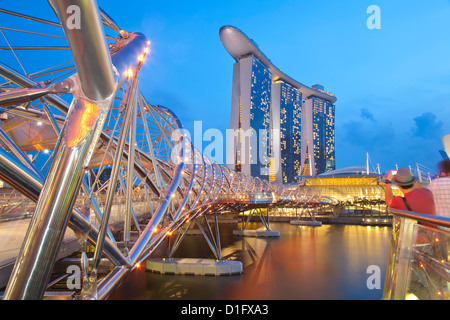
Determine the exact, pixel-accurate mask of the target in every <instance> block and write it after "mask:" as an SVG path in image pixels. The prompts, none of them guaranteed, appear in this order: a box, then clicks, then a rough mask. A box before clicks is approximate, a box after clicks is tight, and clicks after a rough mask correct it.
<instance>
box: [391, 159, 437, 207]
mask: <svg viewBox="0 0 450 320" xmlns="http://www.w3.org/2000/svg"><path fill="white" fill-rule="evenodd" d="M391 183H395V184H396V185H397V186H398V188H399V189H400V191H401V192H402V193H403V195H404V196H403V197H400V196H397V197H394V194H393V192H392V186H391ZM416 183H417V181H416V178H415V177H414V176H413V175H412V174H411V172H410V171H409V170H408V169H406V168H400V169H399V170H398V172H397V173H396V174H395V175H393V171H390V172H389V174H388V175H387V177H386V189H385V199H386V204H387V205H388V206H389V207H391V208H395V209H399V210H405V211H413V212H417V213H425V214H432V215H435V214H436V208H435V204H434V198H433V193H432V192H431V191H430V190H428V189H425V188H421V187H420V186H418V185H417V184H416Z"/></svg>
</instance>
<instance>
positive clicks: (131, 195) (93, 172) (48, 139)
mask: <svg viewBox="0 0 450 320" xmlns="http://www.w3.org/2000/svg"><path fill="white" fill-rule="evenodd" d="M48 2H49V4H50V6H51V8H52V9H53V10H54V12H55V13H56V16H57V17H58V20H59V22H52V21H49V20H44V19H39V18H35V17H31V16H27V15H23V14H19V13H16V12H12V11H7V10H0V12H1V13H2V14H8V15H9V16H13V17H14V18H17V19H19V20H26V21H31V22H34V23H38V24H42V25H44V26H46V27H52V28H56V29H57V30H58V31H59V33H61V31H60V30H61V29H62V30H63V31H64V35H60V36H57V35H52V34H43V33H42V34H38V33H37V32H34V33H33V32H31V31H25V30H19V29H13V28H8V27H6V26H5V27H3V26H1V27H0V31H1V33H2V35H3V36H4V39H5V40H6V43H7V46H6V47H1V48H0V49H1V50H8V51H9V52H10V53H12V54H13V55H14V57H15V58H17V53H18V52H19V50H21V51H23V50H26V51H27V52H28V51H29V52H34V53H36V52H42V50H46V51H51V52H56V53H57V55H59V54H60V53H61V52H68V50H70V54H71V57H70V58H71V59H73V60H71V59H70V58H69V61H68V62H67V61H66V62H62V63H59V62H58V63H56V64H54V65H53V66H52V67H50V68H45V69H43V70H40V71H38V72H35V73H29V72H27V71H28V70H27V69H26V68H25V66H24V65H23V64H22V63H21V60H19V59H18V58H17V59H16V60H17V61H16V62H18V64H19V65H20V68H19V69H15V68H13V67H11V66H10V65H7V64H3V63H0V81H1V82H0V108H1V112H2V117H3V118H2V119H3V120H2V125H1V127H0V140H1V148H0V179H1V180H3V181H5V182H7V183H8V184H9V185H10V186H12V187H14V189H15V191H17V192H18V193H20V194H21V195H23V197H22V198H20V195H19V196H18V197H19V199H22V200H18V201H17V203H21V201H24V200H23V199H27V200H28V201H31V202H32V203H35V208H34V214H33V218H32V220H31V223H30V225H29V228H28V232H27V236H26V238H25V240H24V242H23V245H22V248H21V250H20V253H19V256H18V258H17V262H16V264H15V267H14V270H13V273H12V275H11V277H10V281H9V283H8V287H7V289H6V292H5V294H4V297H3V298H4V299H42V298H43V297H44V294H45V292H46V289H47V287H48V283H49V280H50V274H51V272H52V269H53V265H54V264H55V260H56V255H57V252H58V249H59V247H60V245H61V242H62V241H63V236H64V232H65V230H66V228H67V227H69V228H70V229H72V230H73V231H74V232H75V233H76V234H77V236H78V237H79V242H80V245H81V251H83V250H84V251H85V249H86V246H87V245H88V244H94V245H95V252H94V257H93V259H91V260H88V259H87V256H86V253H83V255H82V258H81V265H82V270H83V277H84V285H83V290H82V293H81V295H82V298H84V299H105V298H107V297H108V295H109V294H110V293H111V292H112V290H114V288H115V287H116V286H117V285H118V284H119V283H120V282H121V281H122V280H123V279H124V277H125V276H126V275H127V274H128V273H129V272H130V271H132V270H133V269H134V268H135V267H136V266H137V265H138V264H140V263H142V262H143V261H145V260H146V259H147V258H148V257H149V256H150V255H151V254H152V252H153V251H154V250H155V248H156V247H157V246H158V245H159V244H160V243H161V242H162V241H163V240H164V239H165V238H166V237H167V235H169V234H171V233H172V232H174V231H176V230H179V229H180V228H181V227H182V226H183V225H185V224H186V223H187V222H190V221H194V220H195V219H199V218H201V217H204V216H206V215H217V214H219V213H221V212H225V211H229V210H233V211H236V212H243V211H245V210H258V209H259V208H266V207H270V206H290V207H305V206H308V205H313V204H314V203H318V202H319V200H320V198H321V197H320V193H318V192H312V193H311V192H308V191H307V190H306V189H303V188H300V187H295V188H286V187H284V186H277V185H273V184H269V182H268V181H266V180H260V179H259V178H252V177H246V176H245V175H243V174H242V173H238V172H234V171H232V170H230V169H229V168H227V167H226V166H224V165H221V164H218V163H216V162H213V161H211V160H210V159H208V158H206V157H204V156H203V155H202V154H201V152H200V151H198V150H195V149H194V147H193V145H192V143H191V142H190V141H189V140H187V138H186V137H185V136H184V135H183V134H182V132H183V131H182V130H181V129H182V125H181V122H180V120H179V119H178V118H177V117H176V115H175V114H174V113H173V112H172V111H171V110H169V109H167V108H165V107H162V106H154V105H151V104H150V103H149V102H148V101H147V100H146V99H145V98H144V96H143V95H142V94H141V93H140V90H139V74H140V69H141V67H142V64H143V62H144V61H145V58H146V55H147V54H148V51H149V45H150V42H149V41H148V39H147V38H146V37H145V36H144V35H143V34H140V33H137V32H125V31H123V30H122V29H121V28H119V27H118V26H117V24H116V23H115V22H114V20H113V19H111V18H110V17H109V16H108V15H107V14H106V13H105V12H103V11H102V10H101V9H100V8H99V7H98V5H97V3H96V1H95V0H48ZM71 6H78V8H79V9H80V10H81V15H80V19H81V21H80V24H81V27H80V28H76V27H75V28H74V27H73V26H71V25H69V24H68V21H71V18H72V15H71V14H72V13H73V12H75V11H73V12H72V11H70V10H67V9H68V8H70V7H71ZM105 30H106V31H107V33H108V35H105ZM6 31H15V32H19V33H21V34H23V35H25V34H26V35H30V34H31V35H32V36H36V37H37V36H43V37H46V39H48V38H51V39H52V40H53V39H55V38H56V39H57V40H58V41H59V40H60V41H62V42H63V43H64V44H63V45H61V44H58V45H53V46H52V45H49V46H36V45H32V46H31V45H30V46H26V47H24V46H22V47H19V46H14V44H12V43H10V41H8V38H7V37H6V36H5V33H4V32H6ZM109 33H113V34H114V36H111V35H109ZM64 50H65V51H64ZM105 177H106V178H105ZM14 197H16V196H14ZM14 197H12V196H11V197H10V198H14ZM119 198H120V199H122V200H123V201H122V202H120V201H119V200H120V199H119ZM119 202H120V204H118V203H119ZM118 205H120V206H121V207H120V208H122V209H123V212H124V214H123V216H121V217H120V218H119V219H118V221H119V222H120V223H121V224H122V225H123V239H116V238H115V237H114V235H113V234H112V230H111V223H112V220H114V219H115V213H116V211H117V210H116V209H117V206H118ZM10 207H11V205H10ZM18 208H20V207H18ZM2 210H3V209H2ZM8 210H9V209H8ZM144 212H145V213H147V215H148V216H147V218H148V219H147V220H148V223H147V224H146V225H145V226H142V224H141V223H142V214H143V213H144ZM91 214H92V216H95V219H91ZM115 222H117V221H115ZM267 227H268V226H267ZM133 229H137V230H138V233H139V237H138V239H137V241H135V242H134V241H131V236H130V233H131V230H133ZM119 240H120V241H119ZM210 247H211V248H212V249H213V250H214V248H215V249H216V250H215V254H216V257H217V258H218V259H220V258H221V256H220V242H219V243H216V244H215V245H213V244H210ZM105 257H106V258H107V259H108V260H109V261H111V262H112V263H113V265H114V268H113V270H112V271H111V272H110V273H109V274H108V275H106V277H104V278H102V279H101V281H99V280H100V279H99V278H98V267H99V264H100V262H101V260H102V258H105Z"/></svg>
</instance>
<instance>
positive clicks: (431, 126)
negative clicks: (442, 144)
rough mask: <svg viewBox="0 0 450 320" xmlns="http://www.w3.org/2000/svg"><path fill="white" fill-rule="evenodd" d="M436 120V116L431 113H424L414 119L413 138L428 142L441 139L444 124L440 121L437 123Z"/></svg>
mask: <svg viewBox="0 0 450 320" xmlns="http://www.w3.org/2000/svg"><path fill="white" fill-rule="evenodd" d="M436 119H437V117H436V115H435V114H434V113H431V112H425V113H423V114H422V115H420V116H418V117H416V118H414V122H415V126H414V127H413V129H412V134H413V136H414V137H419V138H423V139H430V140H431V139H433V140H434V139H436V138H440V137H442V136H443V132H444V131H443V129H444V128H443V127H444V124H443V122H442V121H437V120H436Z"/></svg>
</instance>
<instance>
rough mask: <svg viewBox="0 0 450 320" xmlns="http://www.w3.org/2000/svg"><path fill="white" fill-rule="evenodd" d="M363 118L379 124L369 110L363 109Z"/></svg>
mask: <svg viewBox="0 0 450 320" xmlns="http://www.w3.org/2000/svg"><path fill="white" fill-rule="evenodd" d="M361 118H363V119H367V120H370V121H373V122H377V121H376V120H375V118H374V116H373V114H372V112H370V110H369V109H367V108H362V109H361Z"/></svg>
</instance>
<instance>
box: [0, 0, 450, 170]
mask: <svg viewBox="0 0 450 320" xmlns="http://www.w3.org/2000/svg"><path fill="white" fill-rule="evenodd" d="M21 2H22V3H25V5H24V6H22V7H18V5H17V2H16V1H2V0H0V7H2V8H6V9H10V10H15V11H19V12H23V13H26V14H32V15H36V16H42V17H46V18H48V19H51V20H55V16H54V14H53V12H52V11H51V10H50V9H49V7H48V4H47V2H46V1H42V0H40V1H36V0H25V1H21ZM98 2H99V5H100V6H101V7H102V8H103V9H104V10H105V11H107V12H108V13H109V15H110V16H112V17H113V18H114V19H115V20H116V22H117V23H118V24H119V26H120V27H121V28H123V29H125V30H127V31H140V32H143V33H144V34H145V35H146V36H147V37H148V38H149V39H151V41H152V49H151V55H150V57H149V59H148V60H147V62H146V64H145V66H144V68H143V70H142V74H141V90H142V92H143V93H144V95H145V96H146V98H147V100H149V102H150V103H152V104H160V105H164V106H166V107H168V108H170V109H172V110H173V111H174V112H175V113H176V114H177V115H178V116H179V117H180V119H181V121H182V123H183V124H184V126H185V127H186V128H187V129H189V130H191V132H193V124H194V121H200V120H202V121H203V130H207V129H211V128H214V129H219V130H221V131H222V132H223V133H224V134H225V130H226V129H227V128H228V127H229V122H230V112H231V110H230V109H231V83H232V65H233V63H234V60H233V59H232V58H231V57H230V55H229V54H228V53H227V51H226V50H225V48H224V47H223V46H222V43H221V42H220V39H219V29H220V27H222V26H223V25H232V26H235V27H237V28H239V29H241V30H242V31H243V32H244V33H246V34H247V36H248V37H250V38H252V39H253V40H254V41H255V42H256V43H257V44H258V45H259V47H260V49H261V50H262V51H263V52H264V53H265V54H266V55H267V56H268V57H269V59H271V60H272V62H273V63H274V64H275V65H276V66H277V67H278V68H279V69H280V70H282V71H284V72H285V73H286V74H288V75H290V76H291V77H292V78H294V79H296V80H297V81H299V82H301V83H304V84H306V85H309V86H312V85H314V84H316V83H319V84H322V85H324V86H325V89H326V90H327V91H330V92H333V93H334V94H335V95H336V96H337V98H338V101H337V103H336V158H337V159H336V160H337V161H336V165H337V168H342V167H347V166H353V165H364V164H365V157H366V153H367V152H368V153H369V154H370V158H371V161H372V164H373V166H376V164H378V163H379V164H380V165H381V169H382V170H383V171H387V170H389V169H390V168H392V167H393V166H394V165H395V164H398V165H400V166H408V165H412V166H413V167H414V166H415V164H416V162H419V163H421V164H422V165H425V166H427V167H429V168H431V169H433V170H434V169H435V168H436V163H437V162H438V161H440V160H441V157H440V155H439V153H438V151H439V149H442V148H443V146H442V141H441V137H442V136H443V135H445V134H450V128H449V125H450V37H449V35H450V1H449V0H431V1H408V0H371V1H365V0H353V1H352V0H342V1H336V0H280V1H273V0H271V1H268V0H247V1H242V0H240V1H236V0H228V1H186V0H183V1H178V0H176V1H148V0H129V1H116V0H99V1H98ZM370 5H377V6H379V7H380V9H381V29H380V30H369V29H368V28H367V26H366V21H367V19H368V18H369V16H370V14H368V13H367V12H366V11H367V8H368V7H369V6H370ZM3 18H4V15H2V16H1V17H0V19H3ZM1 22H2V20H0V23H1ZM3 45H5V44H4V40H3V38H0V46H3ZM2 57H3V56H2V55H0V59H2ZM208 144H209V142H205V143H204V147H206V145H208Z"/></svg>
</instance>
